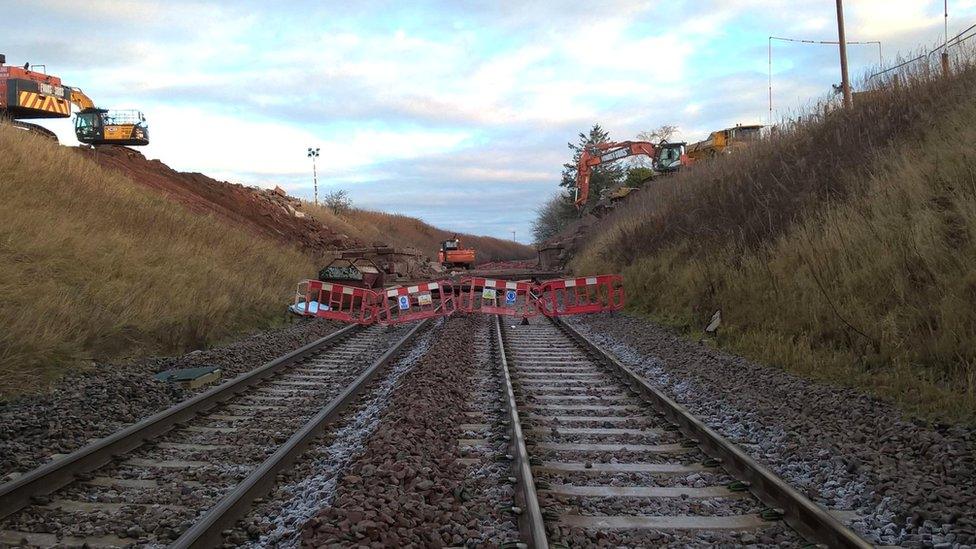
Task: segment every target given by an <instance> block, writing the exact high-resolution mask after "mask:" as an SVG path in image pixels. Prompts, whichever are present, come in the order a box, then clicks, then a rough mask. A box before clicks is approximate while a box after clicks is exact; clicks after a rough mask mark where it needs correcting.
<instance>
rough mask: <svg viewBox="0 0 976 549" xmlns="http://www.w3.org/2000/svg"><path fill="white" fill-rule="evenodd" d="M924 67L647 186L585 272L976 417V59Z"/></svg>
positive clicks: (771, 355)
mask: <svg viewBox="0 0 976 549" xmlns="http://www.w3.org/2000/svg"><path fill="white" fill-rule="evenodd" d="M934 70H935V69H934V67H933V68H932V69H931V70H930V68H929V67H927V66H920V67H919V66H915V68H914V69H913V70H912V71H904V72H902V73H901V74H900V75H899V79H898V85H897V86H896V85H895V83H894V82H893V81H892V80H888V81H887V82H884V83H881V82H878V83H876V84H875V88H876V90H877V91H875V92H874V93H872V94H870V95H869V96H863V97H859V98H857V99H858V100H857V101H856V104H855V106H854V108H853V109H852V110H849V111H845V110H842V109H828V108H825V107H821V109H820V110H819V111H818V112H817V113H815V114H816V116H814V117H807V121H805V122H804V123H803V124H796V123H794V124H791V125H789V126H788V127H780V128H778V131H777V132H776V133H774V134H773V136H772V137H770V138H769V139H768V140H767V141H765V142H763V143H761V144H759V145H757V146H755V147H753V148H752V149H750V150H748V151H745V152H742V153H739V154H736V155H734V156H728V157H722V158H719V159H717V160H714V161H712V162H708V163H701V164H698V165H696V166H693V167H692V168H691V169H688V170H686V171H685V172H683V173H681V174H679V175H677V176H674V177H670V178H664V179H661V180H658V181H656V182H655V183H653V184H652V185H651V186H650V187H649V188H645V189H644V190H642V192H641V193H639V196H637V197H634V198H633V199H632V200H631V201H630V202H629V203H628V204H626V205H625V206H624V207H622V208H621V209H619V210H618V211H616V212H614V214H613V215H612V216H611V217H609V218H607V219H606V220H604V222H603V223H602V224H600V225H599V227H598V228H597V229H596V230H594V231H593V232H592V234H595V235H597V236H594V237H592V238H591V239H590V241H589V242H588V243H587V245H586V246H585V247H584V250H583V252H582V253H581V254H580V255H579V256H578V257H577V258H576V260H575V268H576V270H578V271H584V272H595V271H607V270H618V269H619V270H622V272H623V273H624V275H625V277H626V281H627V286H628V295H629V299H630V305H629V306H630V308H631V309H632V310H634V311H637V312H639V313H643V314H647V315H650V316H652V317H654V318H656V319H658V320H662V321H664V322H667V323H669V324H672V325H675V326H678V327H681V328H684V329H686V330H689V331H697V330H700V329H701V327H702V326H704V325H705V324H706V323H707V321H708V318H709V317H711V315H712V314H713V313H714V312H715V311H716V310H718V309H721V311H722V327H721V329H720V333H719V337H718V344H719V345H722V346H725V347H727V348H730V349H732V350H734V351H736V352H739V353H741V354H744V355H746V356H749V357H752V358H755V359H759V360H762V361H765V362H768V363H773V364H778V365H781V366H782V367H784V368H787V369H789V370H792V371H795V372H798V373H800V374H803V375H806V376H810V377H814V378H820V379H826V380H830V381H832V382H839V383H843V384H850V385H853V386H857V387H861V388H865V389H867V390H869V391H873V392H874V393H875V394H877V395H879V396H882V397H885V398H888V399H892V400H894V401H896V402H898V403H899V404H900V405H901V406H903V408H904V409H905V410H907V411H910V412H914V413H920V414H922V415H927V416H929V417H940V418H944V419H954V420H969V421H971V420H973V419H974V418H976V149H974V147H973V144H974V143H976V68H974V65H973V63H972V58H971V57H970V58H969V60H962V61H959V62H957V63H956V66H955V67H954V71H953V76H952V77H951V78H948V79H944V78H942V77H941V76H939V75H937V74H935V73H934Z"/></svg>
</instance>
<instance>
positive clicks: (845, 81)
mask: <svg viewBox="0 0 976 549" xmlns="http://www.w3.org/2000/svg"><path fill="white" fill-rule="evenodd" d="M837 41H838V42H840V74H841V80H840V83H841V86H842V87H843V88H844V108H845V109H849V108H851V105H853V99H852V97H851V80H850V77H849V76H848V73H847V36H846V34H845V32H844V0H837Z"/></svg>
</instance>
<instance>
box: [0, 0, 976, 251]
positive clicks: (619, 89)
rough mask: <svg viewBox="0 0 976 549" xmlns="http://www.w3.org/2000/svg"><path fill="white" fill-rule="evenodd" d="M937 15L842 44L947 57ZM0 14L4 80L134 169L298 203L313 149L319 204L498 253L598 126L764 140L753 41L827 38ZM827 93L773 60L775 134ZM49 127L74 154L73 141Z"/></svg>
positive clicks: (676, 30) (454, 14)
mask: <svg viewBox="0 0 976 549" xmlns="http://www.w3.org/2000/svg"><path fill="white" fill-rule="evenodd" d="M941 7H942V3H941V2H938V1H936V0H927V1H922V0H861V1H859V2H850V3H848V6H847V14H846V15H847V24H848V37H849V39H851V40H881V41H882V42H884V50H885V57H886V59H893V58H894V57H895V55H896V52H899V51H902V52H905V51H909V50H914V49H915V48H917V47H918V46H919V45H920V44H922V45H928V44H930V43H934V42H935V41H937V40H939V39H940V35H941V13H942V12H941ZM4 10H5V11H4V15H5V17H9V18H10V19H12V20H17V21H19V22H20V23H19V24H18V25H16V26H8V28H6V29H5V37H4V38H5V44H6V45H5V46H4V47H5V49H6V51H5V53H7V54H8V56H7V57H8V59H9V60H10V61H11V63H17V62H23V61H31V62H35V63H45V64H47V65H48V70H49V72H52V73H54V74H58V75H60V76H62V77H63V79H64V80H65V82H66V83H67V84H69V85H73V86H79V87H82V88H83V89H85V91H86V92H87V93H88V94H89V95H90V96H92V97H93V98H94V99H95V100H96V102H97V103H98V104H99V105H103V106H108V107H115V108H122V107H136V108H140V109H142V110H144V111H145V112H146V113H147V116H148V117H149V120H150V126H151V135H152V144H151V145H150V146H149V147H147V148H146V153H147V154H148V155H149V156H154V157H159V158H161V159H162V160H163V161H165V162H167V163H169V164H171V165H173V166H174V167H177V168H179V169H184V170H192V171H203V172H207V173H209V174H211V175H216V176H218V177H222V178H225V179H230V180H235V181H242V182H246V183H255V184H261V185H271V184H279V183H280V184H283V185H285V186H286V187H287V188H289V189H290V190H292V191H293V192H296V193H300V194H303V195H304V196H307V197H310V195H311V177H310V173H309V171H310V170H309V168H310V166H309V165H308V164H309V162H308V159H307V158H306V157H305V154H304V151H305V148H306V147H308V146H319V147H321V148H322V157H321V163H320V168H321V172H320V174H321V176H322V180H321V184H322V185H323V186H325V187H335V186H342V187H344V188H348V190H349V191H350V193H351V194H352V196H353V199H354V200H355V201H357V203H359V204H363V205H374V206H377V207H381V206H382V207H390V208H394V209H397V208H400V209H402V211H403V212H404V213H412V214H419V215H421V216H422V217H425V218H427V219H429V220H431V221H434V222H437V223H443V224H445V225H446V226H448V227H450V228H458V229H465V230H475V231H476V232H478V230H479V227H480V228H481V229H480V230H482V231H485V232H490V233H492V234H495V235H496V236H506V234H507V231H508V230H509V229H510V228H511V227H515V228H516V230H518V231H519V232H520V233H521V234H528V226H529V221H530V220H531V218H532V216H533V211H534V209H535V208H536V207H537V206H538V205H539V204H541V203H542V202H543V201H544V200H546V199H547V198H548V197H549V196H551V194H552V192H553V191H554V190H555V189H556V185H557V183H558V181H559V178H560V172H561V170H562V163H563V162H565V161H566V160H568V158H569V153H568V151H567V149H566V142H567V141H571V140H572V141H575V138H576V137H575V136H576V134H577V133H578V132H580V131H584V130H586V129H587V128H588V127H589V126H590V125H592V124H593V123H595V122H599V123H601V124H602V125H603V127H604V128H606V129H608V130H609V131H610V132H611V135H612V136H614V137H616V138H619V139H624V138H630V137H633V136H634V135H635V134H637V133H638V132H640V131H642V130H647V129H651V128H654V127H658V126H660V125H662V124H673V125H677V126H679V128H680V137H681V138H683V139H687V140H696V139H701V138H704V137H705V136H706V135H707V134H708V132H709V131H712V130H714V129H719V128H721V127H725V126H729V125H733V124H735V123H738V122H743V123H747V122H755V121H759V120H765V119H766V118H768V89H767V86H768V83H767V73H766V71H767V65H766V62H767V57H766V54H767V52H766V45H767V39H768V37H769V36H770V35H777V36H788V37H795V38H805V39H812V40H828V41H829V40H833V39H835V38H836V32H837V31H836V25H835V12H834V5H833V3H830V2H823V1H822V0H736V1H734V2H728V1H719V0H674V1H673V2H650V1H646V0H606V1H602V2H599V3H597V4H594V3H593V2H582V1H570V2H559V3H552V2H522V1H517V0H504V1H500V2H480V3H465V4H458V3H454V2H447V1H436V0H431V1H425V2H411V3H389V2H378V1H377V2H356V3H344V4H339V3H335V2H317V1H312V0H296V1H294V2H289V3H288V4H276V5H270V4H268V3H265V2H257V1H245V2H234V3H224V2H207V1H203V0H171V1H169V2H166V3H147V2H136V1H125V0H95V1H93V2H89V3H86V7H85V9H78V8H77V6H76V5H75V3H69V1H68V0H40V1H33V2H28V1H14V2H8V5H5V8H4ZM952 11H953V17H952V19H951V20H950V22H951V25H950V33H951V32H953V31H954V30H961V28H964V27H965V26H968V25H969V20H970V19H974V18H976V0H958V1H956V2H953V6H952ZM93 29H95V30H98V29H101V30H102V31H100V32H93ZM105 29H110V31H111V32H103V31H104V30H105ZM850 54H851V61H852V72H853V74H854V75H857V74H860V73H862V72H864V71H867V70H870V68H871V67H872V66H873V65H875V64H877V56H876V52H875V51H874V50H873V49H872V48H871V47H857V46H852V47H851V52H850ZM21 60H23V61H21ZM838 80H839V74H838V70H837V51H836V47H834V46H819V45H798V44H785V43H777V44H774V51H773V87H774V89H773V92H774V101H775V109H776V112H775V113H774V116H775V117H779V116H781V115H785V114H790V113H793V112H795V111H796V110H797V109H801V108H802V107H803V106H804V105H807V104H809V103H810V102H811V101H813V100H816V99H817V98H820V97H823V96H824V95H825V94H826V93H828V92H829V90H830V85H831V84H833V83H836V82H837V81H838ZM45 124H46V125H48V126H49V127H55V128H57V131H58V133H59V135H60V136H61V137H62V139H63V140H65V141H68V142H70V134H71V127H70V122H69V121H65V120H60V121H49V122H45ZM451 204H454V205H455V206H454V207H452V206H451ZM499 231H501V232H499Z"/></svg>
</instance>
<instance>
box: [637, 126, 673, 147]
mask: <svg viewBox="0 0 976 549" xmlns="http://www.w3.org/2000/svg"><path fill="white" fill-rule="evenodd" d="M677 132H678V126H671V125H670V124H665V125H663V126H661V127H660V128H658V129H656V130H650V131H646V132H640V133H639V134H637V139H640V140H641V141H649V142H651V143H654V144H655V145H656V144H658V143H660V142H661V141H670V140H671V137H672V136H674V134H675V133H677Z"/></svg>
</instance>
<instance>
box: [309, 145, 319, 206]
mask: <svg viewBox="0 0 976 549" xmlns="http://www.w3.org/2000/svg"><path fill="white" fill-rule="evenodd" d="M308 157H309V158H311V159H312V184H313V185H314V186H315V191H314V192H315V205H316V206H318V205H319V174H318V173H317V172H316V170H315V159H316V158H318V157H319V148H318V147H316V148H314V149H313V148H312V147H309V148H308Z"/></svg>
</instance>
